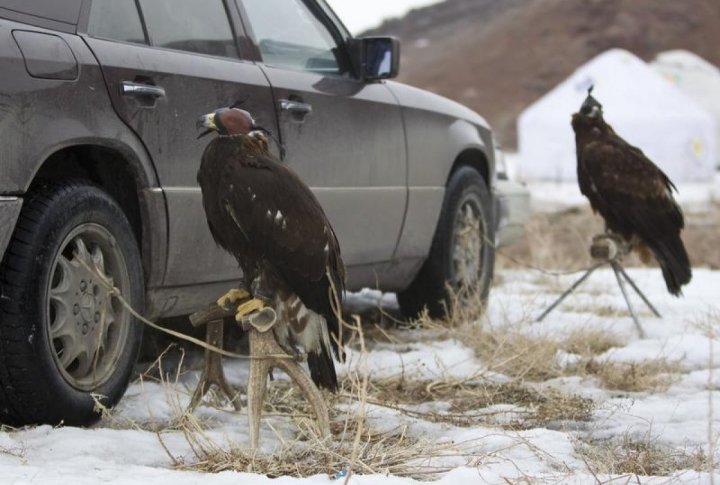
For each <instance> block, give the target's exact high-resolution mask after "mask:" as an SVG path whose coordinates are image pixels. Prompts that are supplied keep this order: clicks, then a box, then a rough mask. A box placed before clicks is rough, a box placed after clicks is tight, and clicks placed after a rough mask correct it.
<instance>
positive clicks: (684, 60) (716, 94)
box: [650, 50, 720, 167]
mask: <svg viewBox="0 0 720 485" xmlns="http://www.w3.org/2000/svg"><path fill="white" fill-rule="evenodd" d="M650 65H651V66H652V68H653V69H655V71H656V72H658V73H660V74H661V75H662V76H663V77H664V78H665V79H666V80H667V81H669V82H671V83H672V84H674V85H675V86H677V87H678V88H679V89H680V90H681V91H682V92H684V93H685V94H687V95H688V96H690V97H691V98H693V99H694V100H695V102H697V103H698V104H699V105H700V106H702V107H703V108H705V109H706V110H707V111H708V112H709V113H710V114H712V115H713V116H714V117H715V129H716V132H715V146H716V147H719V148H718V153H717V161H716V165H717V166H718V167H720V69H718V68H717V67H716V66H715V65H714V64H711V63H709V62H708V61H706V60H705V59H703V58H702V57H700V56H698V55H697V54H693V53H692V52H689V51H685V50H672V51H666V52H663V53H661V54H658V55H657V57H655V60H654V61H652V62H651V63H650Z"/></svg>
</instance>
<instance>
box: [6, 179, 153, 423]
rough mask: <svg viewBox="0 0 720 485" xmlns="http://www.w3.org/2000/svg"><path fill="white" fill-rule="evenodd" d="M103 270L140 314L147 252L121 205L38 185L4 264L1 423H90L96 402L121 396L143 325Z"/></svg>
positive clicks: (94, 193) (90, 188) (56, 185)
mask: <svg viewBox="0 0 720 485" xmlns="http://www.w3.org/2000/svg"><path fill="white" fill-rule="evenodd" d="M100 273H104V275H105V276H106V277H108V278H110V279H109V280H106V281H108V282H110V283H112V285H114V286H115V287H116V288H119V289H120V291H121V294H122V295H123V296H124V298H125V299H126V300H127V301H128V302H129V303H130V305H132V306H133V307H135V308H136V309H138V310H139V311H142V308H143V304H144V284H143V273H142V265H141V262H140V253H139V251H138V246H137V242H136V240H135V237H134V235H133V231H132V228H131V226H130V223H129V222H128V220H127V218H126V217H125V214H124V213H123V211H122V209H121V208H120V207H119V205H118V204H117V202H115V200H113V198H112V197H110V196H109V195H108V194H107V193H105V192H104V191H102V190H101V189H100V188H98V187H96V186H94V185H91V184H90V183H88V182H85V181H62V182H48V183H42V184H38V185H37V186H36V187H34V188H33V189H32V190H31V191H30V192H29V193H28V194H27V196H26V197H25V198H24V203H23V209H22V211H21V214H20V217H19V219H18V222H17V224H16V227H15V231H14V233H13V236H12V240H11V242H10V245H9V247H8V250H7V252H6V254H5V256H4V258H3V261H2V263H1V264H0V423H3V424H9V425H13V426H16V425H24V424H31V423H33V424H34V423H49V424H58V423H64V424H70V425H86V424H90V423H91V422H93V421H95V420H97V418H98V417H99V410H98V408H97V407H96V399H97V400H99V402H100V403H101V404H102V405H104V406H106V407H112V406H114V405H115V404H116V403H117V402H118V401H119V399H120V398H121V397H122V395H123V393H124V392H125V389H126V388H127V385H128V382H129V380H130V377H131V373H132V370H133V366H134V364H135V361H136V358H137V354H138V350H139V348H140V343H141V340H142V325H141V324H140V323H139V322H137V321H136V320H135V319H134V318H133V317H132V316H131V315H130V313H129V312H128V311H127V310H126V309H125V308H124V307H123V306H122V304H121V303H120V301H119V299H118V298H117V297H116V296H113V295H112V294H111V293H110V292H109V291H108V290H107V287H106V286H104V285H103V284H102V283H101V278H100V276H99V274H100Z"/></svg>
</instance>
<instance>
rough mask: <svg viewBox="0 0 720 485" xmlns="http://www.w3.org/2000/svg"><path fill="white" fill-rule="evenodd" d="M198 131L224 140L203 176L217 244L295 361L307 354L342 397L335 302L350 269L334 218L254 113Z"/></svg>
mask: <svg viewBox="0 0 720 485" xmlns="http://www.w3.org/2000/svg"><path fill="white" fill-rule="evenodd" d="M197 124H198V128H205V129H206V131H205V132H204V133H202V134H201V135H200V136H203V135H205V134H207V133H211V132H212V131H216V132H217V133H218V134H219V135H220V136H218V137H217V138H215V139H214V140H212V141H211V142H210V143H209V144H208V146H207V148H206V149H205V152H204V153H203V156H202V162H201V165H200V170H199V171H198V174H197V180H198V183H199V185H200V188H201V190H202V200H203V206H204V208H205V213H206V216H207V221H208V225H209V226H210V232H211V233H212V236H213V238H214V239H215V241H216V242H217V244H218V245H220V246H221V247H222V248H223V249H225V250H226V251H228V252H229V253H231V254H232V255H233V256H234V257H235V258H236V259H237V261H238V264H239V265H240V268H241V269H242V271H243V277H244V280H245V290H246V291H247V292H249V293H250V296H252V297H253V298H255V299H256V300H254V301H256V302H264V303H268V304H271V306H272V307H273V308H274V309H275V311H277V317H278V318H277V323H276V324H275V326H274V327H273V332H274V335H275V338H276V340H277V342H278V344H280V346H281V347H282V348H283V349H284V350H285V351H287V352H288V353H290V354H291V355H298V353H299V351H298V347H302V348H303V350H304V351H305V352H306V353H307V358H308V366H309V368H310V375H311V377H312V380H313V381H314V382H315V383H316V384H317V385H318V386H320V387H324V388H326V389H330V390H333V391H334V390H336V389H337V377H336V374H335V366H334V363H333V359H332V355H331V350H330V349H331V348H333V349H335V350H336V352H337V347H336V346H335V345H333V344H332V343H331V338H330V336H329V333H330V334H332V335H333V336H334V338H335V339H338V334H339V322H338V316H337V314H336V310H337V308H335V306H334V303H333V301H332V298H333V296H332V295H333V294H335V295H337V296H338V298H341V296H342V294H343V291H344V282H345V267H344V264H343V261H342V258H341V256H340V247H339V244H338V241H337V238H336V237H335V233H334V231H333V229H332V227H331V226H330V222H329V221H328V218H327V217H326V215H325V213H324V212H323V209H322V207H321V206H320V203H319V202H318V200H317V199H316V198H315V196H314V195H313V193H312V192H311V191H310V189H309V188H308V187H307V186H306V185H305V184H304V183H303V182H302V180H300V178H299V177H298V176H297V175H296V174H295V173H294V172H293V171H291V170H290V169H289V168H288V167H287V166H286V165H284V164H282V163H281V162H280V161H279V160H277V159H276V158H275V157H273V156H272V155H271V154H270V152H269V151H268V139H267V137H266V133H267V131H266V130H264V129H262V128H260V127H258V126H256V124H255V121H254V120H253V118H252V116H251V115H250V113H248V112H247V111H245V110H242V109H238V108H236V107H230V108H221V109H218V110H217V111H215V112H214V113H211V114H208V115H205V116H203V117H201V118H200V119H199V120H198V123H197ZM331 289H332V292H331ZM241 294H243V295H247V293H245V292H244V291H243V292H242V293H241ZM226 296H227V297H229V298H230V299H237V298H234V297H233V292H229V293H228V295H226ZM221 300H222V299H221ZM262 306H263V303H260V304H259V306H257V305H256V306H255V307H252V306H251V307H250V308H255V309H257V308H259V307H262ZM245 307H246V308H248V307H247V306H245ZM242 313H246V312H242ZM241 316H242V315H241V313H240V312H239V313H238V316H237V318H238V319H240V317H241ZM328 329H329V333H328Z"/></svg>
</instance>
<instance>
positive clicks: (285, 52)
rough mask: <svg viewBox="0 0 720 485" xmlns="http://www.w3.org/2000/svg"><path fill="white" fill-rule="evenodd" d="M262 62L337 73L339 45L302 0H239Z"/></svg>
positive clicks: (296, 68)
mask: <svg viewBox="0 0 720 485" xmlns="http://www.w3.org/2000/svg"><path fill="white" fill-rule="evenodd" d="M239 2H240V4H241V5H242V7H243V8H244V11H245V13H246V17H247V20H248V21H249V23H250V30H251V31H252V35H253V38H254V40H255V44H256V45H257V46H258V48H259V49H260V54H261V55H262V60H263V62H264V63H265V64H268V65H272V66H277V67H284V68H288V69H294V70H303V71H312V72H319V73H323V74H339V73H340V72H341V71H342V69H341V63H340V62H339V60H338V52H339V49H338V45H337V43H336V42H335V39H334V38H333V36H332V34H331V33H330V31H328V29H327V27H326V26H325V25H324V24H323V23H322V22H321V21H320V19H318V17H317V16H316V15H315V13H314V12H312V11H311V10H310V9H309V8H308V7H307V6H306V5H305V3H303V1H302V0H262V1H261V0H239Z"/></svg>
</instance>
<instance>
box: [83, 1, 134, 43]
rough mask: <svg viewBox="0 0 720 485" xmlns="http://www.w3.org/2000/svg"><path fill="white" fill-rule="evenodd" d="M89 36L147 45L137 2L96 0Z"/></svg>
mask: <svg viewBox="0 0 720 485" xmlns="http://www.w3.org/2000/svg"><path fill="white" fill-rule="evenodd" d="M88 34H90V35H91V36H93V37H100V38H102V39H110V40H121V41H123V42H137V43H142V44H144V43H145V33H144V32H143V28H142V22H141V21H140V14H139V13H138V10H137V6H136V5H135V0H94V1H93V3H92V7H91V8H90V20H89V22H88Z"/></svg>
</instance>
